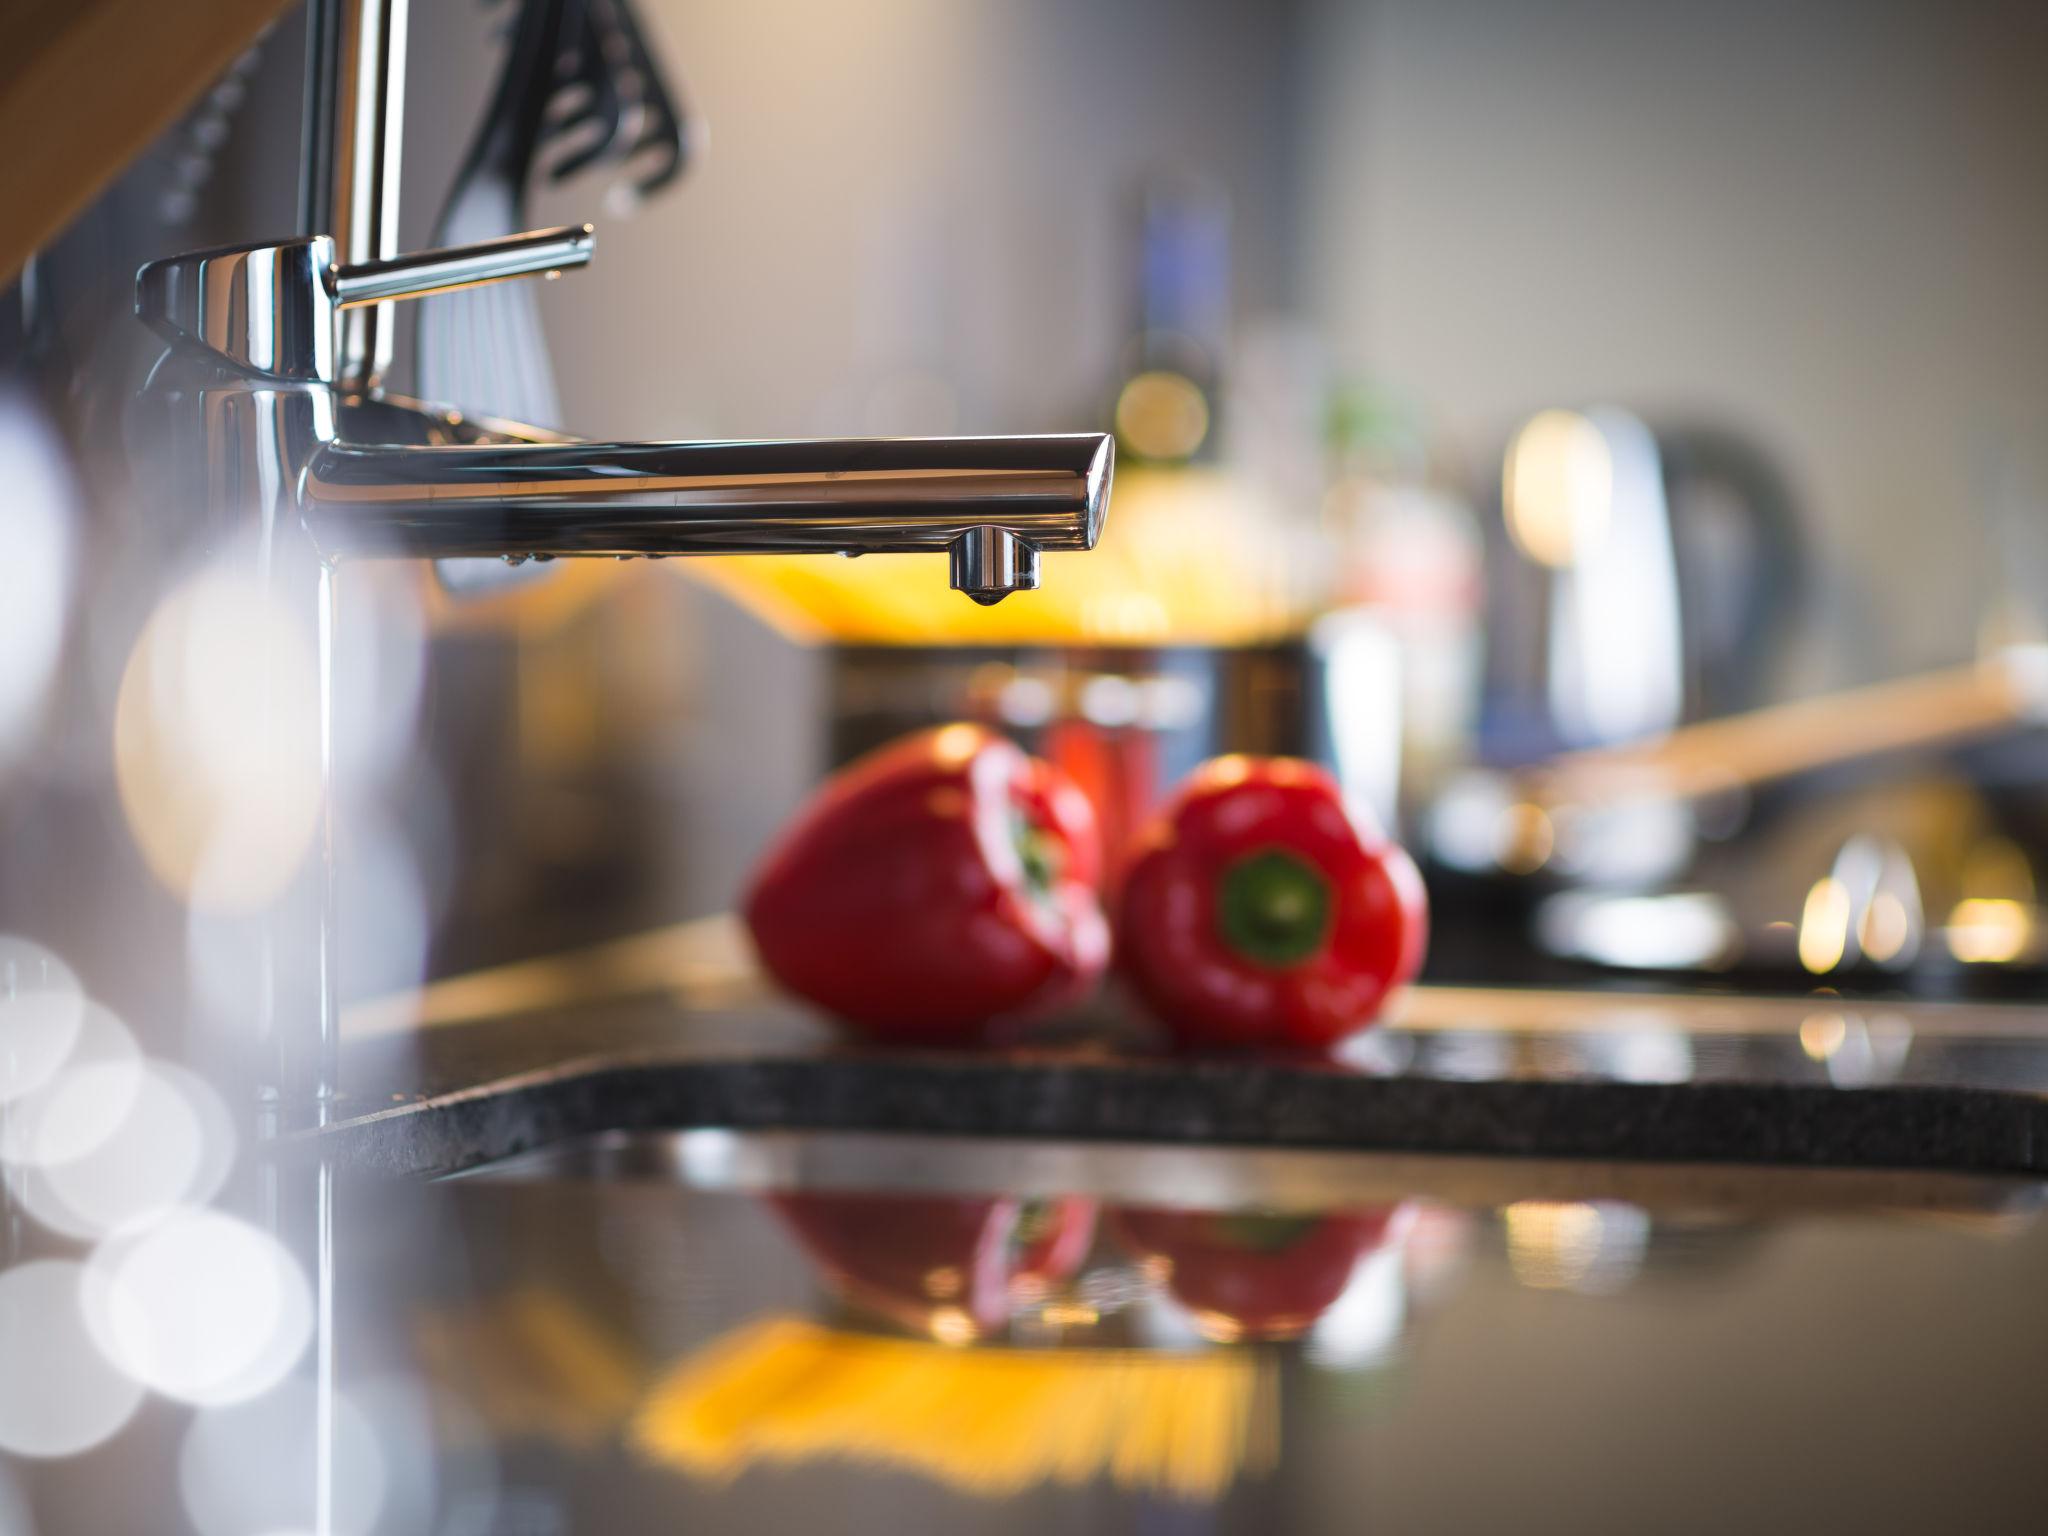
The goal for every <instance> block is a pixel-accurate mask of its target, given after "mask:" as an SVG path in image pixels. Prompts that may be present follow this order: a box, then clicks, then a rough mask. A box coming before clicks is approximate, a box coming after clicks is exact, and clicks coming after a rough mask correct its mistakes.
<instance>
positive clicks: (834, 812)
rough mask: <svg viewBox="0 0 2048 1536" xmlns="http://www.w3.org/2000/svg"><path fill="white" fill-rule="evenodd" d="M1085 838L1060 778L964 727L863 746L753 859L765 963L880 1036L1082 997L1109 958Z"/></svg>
mask: <svg viewBox="0 0 2048 1536" xmlns="http://www.w3.org/2000/svg"><path fill="white" fill-rule="evenodd" d="M1101 878H1102V849H1101V844H1100V842H1099V841H1098V839H1097V836H1096V831H1095V818H1094V814H1093V812H1092V811H1091V810H1090V809H1089V806H1088V800H1087V797H1086V796H1084V795H1083V794H1082V793H1081V791H1080V790H1079V788H1077V787H1076V786H1075V785H1074V784H1073V782H1072V781H1071V780H1069V779H1068V778H1067V777H1066V776H1065V775H1064V774H1062V773H1060V772H1059V770H1057V769H1055V768H1053V767H1052V766H1051V765H1050V764H1048V763H1045V762H1041V761H1040V760H1038V759H1036V758H1033V757H1028V756H1026V755H1025V753H1024V752H1023V751H1022V749H1020V748H1019V747H1017V746H1016V745H1015V744H1013V743H1012V742H1009V741H1007V740H1005V739H1004V738H1003V737H1001V736H998V735H996V734H995V733H993V732H991V731H987V730H984V729H982V728H981V727H980V726H976V725H948V726H942V727H939V728H938V729H936V730H930V731H924V732H920V733H919V734H917V735H915V736H908V737H905V738H904V739H903V740H901V741H898V742H895V743H893V744H892V745H890V746H886V747H883V748H881V749H880V750H878V751H876V752H873V753H870V754H869V755H868V756H866V757H864V758H861V759H860V760H859V761H858V762H855V763H853V764H851V765H850V766H848V767H847V768H845V769H843V770H842V771H840V772H839V773H838V774H836V775H834V776H833V777H832V779H830V780H829V781H828V782H827V783H826V785H825V786H824V788H823V789H822V790H820V791H819V792H818V794H817V795H816V796H814V797H813V798H812V800H811V802H810V803H809V804H808V805H807V806H805V807H804V809H803V810H802V812H801V813H800V814H799V815H798V817H797V819H796V820H795V822H794V823H793V824H792V825H791V826H790V827H789V828H788V829H787V830H786V831H785V832H784V833H783V834H782V836H781V838H780V839H779V840H778V841H777V842H776V844H775V846H774V847H773V848H771V849H770V850H769V852H768V854H767V857H766V858H765V859H764V860H763V862H762V863H761V865H760V867H759V869H758V870H757V871H756V873H755V876H754V882H753V887H752V890H751V891H750V893H749V894H748V897H747V900H746V919H747V926H748V928H749V929H750V930H751V931H752V933H753V938H754V947H755V949H756V950H757V951H758V953H759V954H760V957H761V961H762V963H763V964H764V965H765V966H766V967H767V968H768V970H769V972H770V973H771V974H772V975H773V976H774V977H775V978H776V979H777V980H778V981H780V982H781V983H782V984H783V985H784V986H785V987H787V988H788V989H789V990H790V991H792V992H795V993H797V994H798V995H799V996H802V997H806V998H808V999H810V1000H811V1001H812V1002H814V1003H816V1004H818V1005H819V1006H820V1007H822V1008H825V1009H827V1010H828V1011H830V1012H832V1013H834V1014H837V1015H838V1016H839V1017H840V1018H842V1019H844V1020H846V1021H847V1022H848V1023H850V1024H853V1025H856V1026H858V1027H859V1028H861V1029H863V1030H865V1031H866V1032H867V1033H869V1034H870V1035H873V1036H875V1037H877V1038H881V1039H891V1040H914V1041H923V1042H937V1041H944V1040H955V1039H960V1038H962V1037H964V1036H967V1035H970V1034H972V1033H974V1032H975V1031H976V1030H978V1029H979V1027H980V1026H981V1025H983V1024H984V1023H986V1022H987V1021H989V1020H991V1019H996V1018H1002V1017H1007V1016H1011V1015H1017V1014H1023V1013H1031V1012H1037V1011H1039V1010H1042V1009H1045V1008H1050V1007H1056V1006H1059V1005H1061V1004H1064V1003H1069V1002H1075V1001H1078V1000H1079V999H1080V998H1082V997H1083V996H1085V995H1086V994H1087V993H1088V991H1089V990H1090V989H1091V988H1092V987H1093V986H1094V984H1095V982H1096V981H1097V980H1098V979H1099V978H1100V976H1101V974H1102V972H1103V971H1104V969H1106V968H1107V966H1108V963H1109V924H1108V920H1107V919H1106V918H1105V917H1104V915H1103V912H1102V907H1101V903H1100V901H1099V899H1098V897H1097V895H1096V884H1097V882H1098V881H1099V880H1100V879H1101Z"/></svg>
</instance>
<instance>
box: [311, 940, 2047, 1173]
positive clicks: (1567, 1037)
mask: <svg viewBox="0 0 2048 1536" xmlns="http://www.w3.org/2000/svg"><path fill="white" fill-rule="evenodd" d="M565 977H568V978H571V980H572V982H573V984H565ZM408 1012H409V1013H410V1014H416V1015H422V1016H423V1022H420V1023H419V1024H418V1027H405V1025H406V1021H407V1014H408ZM354 1023H355V1025H356V1027H355V1028H353V1029H352V1030H351V1031H350V1034H349V1045H348V1047H347V1052H346V1058H345V1066H344V1080H345V1084H346V1086H347V1087H348V1089H349V1093H348V1096H347V1097H346V1099H345V1100H344V1102H343V1104H342V1113H341V1116H340V1117H339V1119H338V1122H337V1123H336V1124H334V1125H333V1126H331V1127H330V1128H329V1129H328V1130H327V1131H325V1132H323V1133H321V1134H320V1136H319V1138H318V1145H320V1146H322V1147H325V1148H327V1149H329V1150H330V1151H332V1152H334V1153H335V1154H336V1155H337V1156H339V1157H340V1158H341V1159H342V1160H343V1161H344V1162H347V1163H351V1164H360V1165H367V1166H372V1167H376V1168H380V1169H384V1170H387V1171H392V1172H401V1173H407V1174H438V1173H446V1172H452V1171H456V1170H459V1169H464V1168H469V1167H473V1166H476V1165H477V1164H480V1163H484V1162H489V1161H492V1160H495V1159H498V1158H502V1157H506V1156H510V1155H513V1154H517V1153H521V1152H525V1151H530V1150H532V1149H534V1148H536V1147H541V1146H545V1145H549V1144H552V1143H556V1142H560V1141H563V1140H568V1139H572V1138H576V1137H581V1136H587V1135H591V1134H595V1133H598V1132H603V1131H612V1130H634V1131H638V1130H657V1129H679V1128H688V1127H696V1126H721V1127H728V1128H733V1129H802V1130H829V1131H896V1132H928V1133H934V1134H949V1135H976V1136H998V1137H1035V1138H1054V1139H1066V1140H1116V1141H1140V1142H1161V1143H1175V1144H1190V1143H1198V1144H1220V1145H1238V1146H1269V1147H1288V1148H1328V1149H1345V1150H1370V1151H1378V1152H1410V1153H1438V1154H1446V1153H1448V1154H1468V1155H1470V1154H1478V1155H1501V1156H1516V1157H1543V1158H1572V1159H1630V1160H1655V1161H1672V1162H1688V1163H1720V1164H1730V1163H1734V1164H1774V1165H1794V1166H1804V1167H1815V1166H1834V1167H1856V1168H1897V1169H1943V1170H1954V1171H1958V1172H1968V1173H1989V1174H2022V1175H2025V1174H2048V1011H2044V1010H2036V1009H2031V1008H2023V1007H2017V1006H1992V1005H1944V1004H1925V1003H1910V1004H1909V1003H1898V1004H1889V1003H1872V1002H1869V1001H1867V1000H1859V1001H1857V1002H1855V1003H1853V1004H1852V1003H1849V1002H1846V1001H1844V1000H1842V999H1839V998H1833V997H1829V996H1826V995H1815V996H1810V997H1804V998H1785V997H1780V998H1742V997H1731V996H1715V995H1710V994H1699V995H1671V994H1664V995H1642V994H1627V993H1574V992H1517V991H1510V990H1499V991H1488V990H1481V989H1443V988H1420V989H1417V990H1416V991H1415V992H1413V993H1412V994H1411V995H1410V996H1409V998H1408V999H1407V1000H1406V1002H1405V1003H1404V1005H1403V1006H1402V1007H1401V1009H1400V1010H1399V1011H1398V1012H1397V1013H1396V1015H1395V1016H1394V1017H1393V1018H1392V1019H1390V1020H1389V1022H1388V1023H1387V1024H1386V1025H1383V1026H1382V1027H1381V1028H1379V1029H1376V1030H1374V1031H1372V1032H1371V1033H1369V1034H1368V1035H1366V1036H1364V1037H1361V1038H1360V1039H1359V1040H1358V1041H1355V1042H1353V1044H1352V1047H1351V1048H1350V1049H1349V1050H1347V1052H1346V1053H1345V1055H1344V1056H1343V1057H1342V1058H1341V1059H1339V1060H1336V1061H1309V1060H1285V1059H1260V1058H1251V1057H1216V1056H1208V1057H1187V1056H1174V1055H1171V1054H1167V1053H1164V1052H1161V1051H1159V1050H1158V1049H1157V1048H1156V1046H1153V1045H1151V1044H1149V1043H1148V1042H1147V1041H1146V1040H1145V1039H1144V1038H1143V1036H1142V1034H1140V1033H1139V1032H1138V1031H1137V1030H1136V1029H1135V1028H1134V1027H1133V1026H1132V1025H1130V1024H1129V1023H1128V1022H1127V1021H1126V1019H1125V1018H1124V1017H1123V1016H1122V1015H1120V1014H1119V1013H1117V1012H1116V1011H1114V1009H1113V1008H1111V1009H1109V1010H1106V1011H1105V1012H1104V1013H1102V1014H1100V1015H1099V1016H1097V1017H1096V1018H1094V1019H1089V1020H1069V1021H1061V1022H1060V1023H1058V1024H1055V1025H1053V1026H1051V1027H1050V1028H1048V1029H1047V1030H1045V1031H1042V1032H1040V1033H1039V1034H1038V1035H1036V1036H1034V1037H1033V1038H1032V1039H1031V1040H1030V1041H1028V1042H1027V1043H1023V1044H1019V1045H1015V1046H1012V1047H1009V1048H1005V1049H1001V1050H993V1049H992V1050H986V1051H976V1052H970V1051H945V1052H939V1051H921V1052H901V1051H895V1052H885V1051H880V1050H876V1049H872V1048H864V1047H861V1046H858V1045H855V1044H852V1043H850V1042H848V1041H846V1040H845V1039H843V1038H842V1037H840V1036H838V1035H837V1034H836V1033H835V1032H834V1031H833V1030H831V1029H830V1028H828V1027H826V1026H825V1025H823V1024H822V1023H820V1022H818V1021H816V1020H813V1019H811V1018H809V1017H807V1016H805V1015H804V1014H802V1013H801V1012H799V1011H797V1010H795V1009H792V1008H790V1007H788V1006H787V1005H785V1004H782V1003H779V1002H777V1001H775V1000H774V999H772V998H771V997H769V996H767V995H766V994H765V993H764V992H763V991H762V990H761V989H760V988H759V987H758V984H756V983H755V982H754V981H753V980H752V978H751V976H750V975H748V973H747V972H746V970H745V966H744V961H743V959H739V958H735V955H734V953H733V952H732V951H731V948H730V940H729V935H728V934H726V933H724V931H723V930H720V929H718V928H716V927H715V926H707V925H701V924H700V925H686V926H685V927H684V928H681V929H675V930H664V932H663V933H662V934H658V935H647V936H642V937H641V938H639V939H636V940H631V941H625V942H624V943H623V944H620V945H613V946H608V947H607V948H606V949H604V950H600V951H592V952H589V953H587V954H586V955H584V956H580V957H563V958H561V959H557V960H551V961H540V962H532V963H530V964H528V965H526V966H520V967H512V968H508V969H507V970H506V971H504V972H501V973H489V974H487V975H483V976H478V977H471V978H464V979H462V980H461V981H459V982H457V983H450V984H444V986H443V987H442V988H439V989H429V993H428V994H424V995H422V996H421V997H420V998H418V999H415V1005H414V1006H413V1007H412V1008H411V1009H410V1010H408V1011H397V1010H393V1009H392V1008H390V1007H389V1006H386V1007H384V1008H382V1009H380V1010H376V1011H363V1012H359V1013H358V1015H357V1016H356V1018H355V1020H354ZM302 1144H303V1143H302Z"/></svg>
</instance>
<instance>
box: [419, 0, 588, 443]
mask: <svg viewBox="0 0 2048 1536" xmlns="http://www.w3.org/2000/svg"><path fill="white" fill-rule="evenodd" d="M571 5H575V6H577V8H578V9H580V8H581V0H521V3H520V5H519V9H518V11H517V13H516V15H515V17H514V21H513V26H512V33H511V39H510V43H509V45H508V48H507V52H506V56H505V65H504V69H503V71H502V72H501V73H500V74H499V77H498V84H497V89H496V90H495V91H494V92H493V93H492V96H491V103H490V106H489V108H488V109H487V110H486V112H485V114H484V121H483V125H482V127H481V128H480V129H479V130H478V133H477V136H476V138H475V140H473V141H472V142H471V144H470V148H469V153H468V154H467V155H466V156H465V157H464V159H463V162H462V167H461V169H460V170H458V171H457V172H456V174H455V185H454V187H453V188H452V189H451V191H450V192H449V195H448V201H447V203H446V204H445V205H443V207H442V209H441V217H440V220H439V222H438V223H436V224H435V226H434V239H433V243H434V244H435V245H437V246H448V245H460V244H466V243H469V242H472V241H479V240H493V239H497V238H499V237H501V236H505V235H510V234H514V233H516V232H517V231H519V230H522V229H525V228H526V227H527V225H528V222H529V221H528V219H527V216H526V191H527V183H528V181H529V179H530V178H531V175H532V171H533V164H534V156H535V153H536V151H537V149H538V147H539V145H540V141H541V137H542V134H543V131H544V129H545V127H546V123H547V112H548V103H549V102H550V100H552V99H553V97H554V95H555V92H556V89H557V74H556V71H557V68H558V67H559V65H560V64H561V61H562V41H563V37H564V32H565V22H566V21H567V20H568V19H569V18H568V12H569V9H570V7H571ZM419 392H420V394H421V395H423V396H424V397H426V398H427V399H429V400H435V401H441V402H444V403H446V404H448V405H452V406H457V407H460V408H461V409H463V410H465V411H479V412H482V413H483V414H485V415H490V416H498V417H503V418H505V419H508V420H511V421H520V422H535V423H539V424H541V425H553V424H554V423H556V421H557V420H558V418H559V417H560V414H561V411H560V405H559V402H558V401H557V399H556V396H555V383H554V375H553V372H552V370H551V369H550V367H549V365H548V358H547V345H546V342H545V340H544V339H543V338H542V335H541V329H540V316H539V314H538V312H537V311H536V309H535V307H534V297H533V285H532V284H529V283H496V284H492V285H489V286H487V287H483V288H476V289H467V290H464V291H462V292H460V293H451V294H444V295H440V296H437V297H434V298H430V299H427V300H425V301H424V303H423V305H422V309H421V315H420V327H419Z"/></svg>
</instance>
